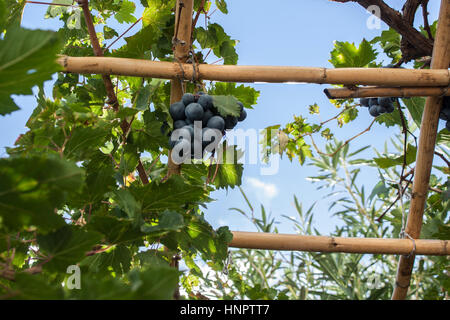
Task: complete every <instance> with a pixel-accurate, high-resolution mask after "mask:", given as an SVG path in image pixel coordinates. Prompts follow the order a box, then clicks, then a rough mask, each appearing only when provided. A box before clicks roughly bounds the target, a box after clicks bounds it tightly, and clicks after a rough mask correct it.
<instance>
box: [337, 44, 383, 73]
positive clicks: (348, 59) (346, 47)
mask: <svg viewBox="0 0 450 320" xmlns="http://www.w3.org/2000/svg"><path fill="white" fill-rule="evenodd" d="M376 57H377V53H376V51H375V50H374V49H373V48H372V46H371V44H370V43H369V42H368V41H367V40H365V39H363V41H362V42H361V43H360V44H359V46H358V47H356V46H355V44H354V43H350V42H342V41H336V42H335V43H334V49H333V51H331V59H330V60H329V61H330V62H331V63H332V64H333V66H334V67H335V68H363V67H367V66H368V65H369V64H370V63H371V62H373V61H374V60H375V59H376Z"/></svg>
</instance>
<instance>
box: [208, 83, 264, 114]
mask: <svg viewBox="0 0 450 320" xmlns="http://www.w3.org/2000/svg"><path fill="white" fill-rule="evenodd" d="M209 94H211V95H225V96H227V95H229V96H234V97H235V98H236V99H238V100H239V101H240V102H242V104H243V105H244V107H246V108H251V107H252V105H255V104H256V102H257V100H258V97H259V94H260V92H259V91H257V90H255V89H254V88H252V87H248V86H245V85H243V84H241V85H239V86H236V83H234V82H216V83H214V85H213V86H212V88H211V89H210V91H209Z"/></svg>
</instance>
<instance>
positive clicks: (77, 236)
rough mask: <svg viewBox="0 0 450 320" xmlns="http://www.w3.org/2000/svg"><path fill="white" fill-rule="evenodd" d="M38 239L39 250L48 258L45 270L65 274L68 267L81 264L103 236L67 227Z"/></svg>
mask: <svg viewBox="0 0 450 320" xmlns="http://www.w3.org/2000/svg"><path fill="white" fill-rule="evenodd" d="M36 239H37V243H38V245H39V250H40V251H41V252H42V253H43V254H44V255H45V256H46V261H47V263H45V265H44V268H45V269H48V270H54V271H64V272H65V271H66V269H67V267H68V266H70V265H73V264H76V263H78V262H80V261H81V260H82V259H83V258H84V257H85V254H86V253H87V252H88V251H90V250H91V249H92V247H93V246H94V245H96V244H98V242H99V241H100V240H101V235H100V234H99V233H97V232H93V231H86V230H83V229H80V228H79V227H76V226H68V225H67V226H63V227H61V228H60V229H58V230H56V231H54V232H51V233H49V234H46V235H38V236H37V238H36Z"/></svg>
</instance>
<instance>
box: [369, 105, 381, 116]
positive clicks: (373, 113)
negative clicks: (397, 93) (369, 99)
mask: <svg viewBox="0 0 450 320" xmlns="http://www.w3.org/2000/svg"><path fill="white" fill-rule="evenodd" d="M369 113H370V115H371V116H372V117H378V116H379V115H380V114H379V113H378V105H376V104H374V105H372V106H370V107H369Z"/></svg>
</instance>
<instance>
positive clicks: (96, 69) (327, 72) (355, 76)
mask: <svg viewBox="0 0 450 320" xmlns="http://www.w3.org/2000/svg"><path fill="white" fill-rule="evenodd" d="M58 62H59V63H60V64H61V65H62V66H63V67H64V69H65V71H66V72H73V73H95V74H115V75H123V76H136V77H151V78H162V79H177V78H182V77H183V76H184V78H186V79H193V78H195V79H197V80H212V81H225V82H271V83H283V82H300V83H318V84H326V83H327V84H344V85H358V84H359V85H375V86H393V87H396V86H406V87H448V86H449V85H450V73H449V70H448V69H445V68H442V69H441V70H429V69H420V70H416V69H398V68H339V69H327V68H317V67H296V66H292V67H290V66H235V65H209V64H199V65H198V68H197V67H196V68H195V69H196V71H195V72H194V68H193V65H192V64H186V63H177V62H167V61H150V60H140V59H128V58H110V57H69V56H62V57H60V58H59V59H58ZM194 73H195V77H194Z"/></svg>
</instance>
